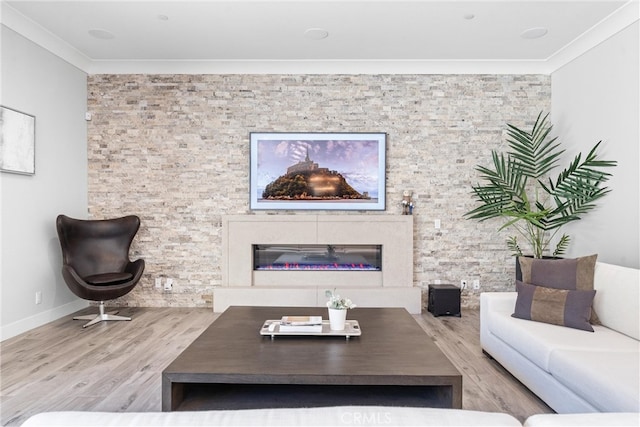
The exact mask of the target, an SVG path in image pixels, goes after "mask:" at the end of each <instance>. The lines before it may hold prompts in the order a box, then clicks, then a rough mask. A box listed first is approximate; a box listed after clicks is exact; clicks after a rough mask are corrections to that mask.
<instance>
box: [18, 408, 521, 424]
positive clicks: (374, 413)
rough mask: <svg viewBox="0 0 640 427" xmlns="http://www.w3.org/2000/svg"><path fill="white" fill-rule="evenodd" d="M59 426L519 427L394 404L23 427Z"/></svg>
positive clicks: (91, 417) (58, 416) (52, 419)
mask: <svg viewBox="0 0 640 427" xmlns="http://www.w3.org/2000/svg"><path fill="white" fill-rule="evenodd" d="M41 426H47V427H53V426H65V427H74V426H84V427H89V426H94V427H95V426H120V427H121V426H265V427H266V426H278V427H285V426H517V427H521V426H522V425H521V423H520V422H519V421H518V420H517V419H516V418H514V417H512V416H511V415H508V414H501V413H493V412H478V411H465V410H462V409H434V408H409V407H388V406H336V407H328V408H275V409H242V410H220V411H198V412H137V413H134V412H128V413H126V412H118V413H112V412H44V413H41V414H37V415H34V416H32V417H30V418H29V419H27V421H25V422H24V423H23V424H22V427H41Z"/></svg>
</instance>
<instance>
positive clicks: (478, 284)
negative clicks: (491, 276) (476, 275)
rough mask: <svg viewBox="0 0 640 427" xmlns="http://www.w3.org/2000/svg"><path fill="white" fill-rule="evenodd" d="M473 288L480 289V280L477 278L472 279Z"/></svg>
mask: <svg viewBox="0 0 640 427" xmlns="http://www.w3.org/2000/svg"><path fill="white" fill-rule="evenodd" d="M473 289H475V290H476V291H477V290H478V289H480V280H479V279H474V281H473Z"/></svg>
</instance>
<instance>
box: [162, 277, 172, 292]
mask: <svg viewBox="0 0 640 427" xmlns="http://www.w3.org/2000/svg"><path fill="white" fill-rule="evenodd" d="M172 289H173V279H167V280H166V281H165V282H164V290H165V291H170V290H172Z"/></svg>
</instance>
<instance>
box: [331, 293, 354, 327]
mask: <svg viewBox="0 0 640 427" xmlns="http://www.w3.org/2000/svg"><path fill="white" fill-rule="evenodd" d="M324 294H325V296H326V297H327V298H329V301H327V308H328V309H329V324H330V327H331V330H332V331H342V330H344V324H345V321H346V320H347V310H348V309H350V308H355V306H356V305H355V304H354V303H352V302H351V300H350V299H349V298H342V297H341V296H340V295H338V294H337V293H336V290H335V289H334V290H333V291H331V290H326V291H325V293H324Z"/></svg>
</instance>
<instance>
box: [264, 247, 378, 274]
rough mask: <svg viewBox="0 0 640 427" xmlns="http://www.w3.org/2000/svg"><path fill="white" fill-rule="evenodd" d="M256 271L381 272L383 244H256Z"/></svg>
mask: <svg viewBox="0 0 640 427" xmlns="http://www.w3.org/2000/svg"><path fill="white" fill-rule="evenodd" d="M253 269H254V271H256V270H257V271H260V270H266V271H273V270H286V271H380V270H382V245H331V244H328V245H287V244H274V245H269V244H266V245H265V244H262V245H253Z"/></svg>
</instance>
